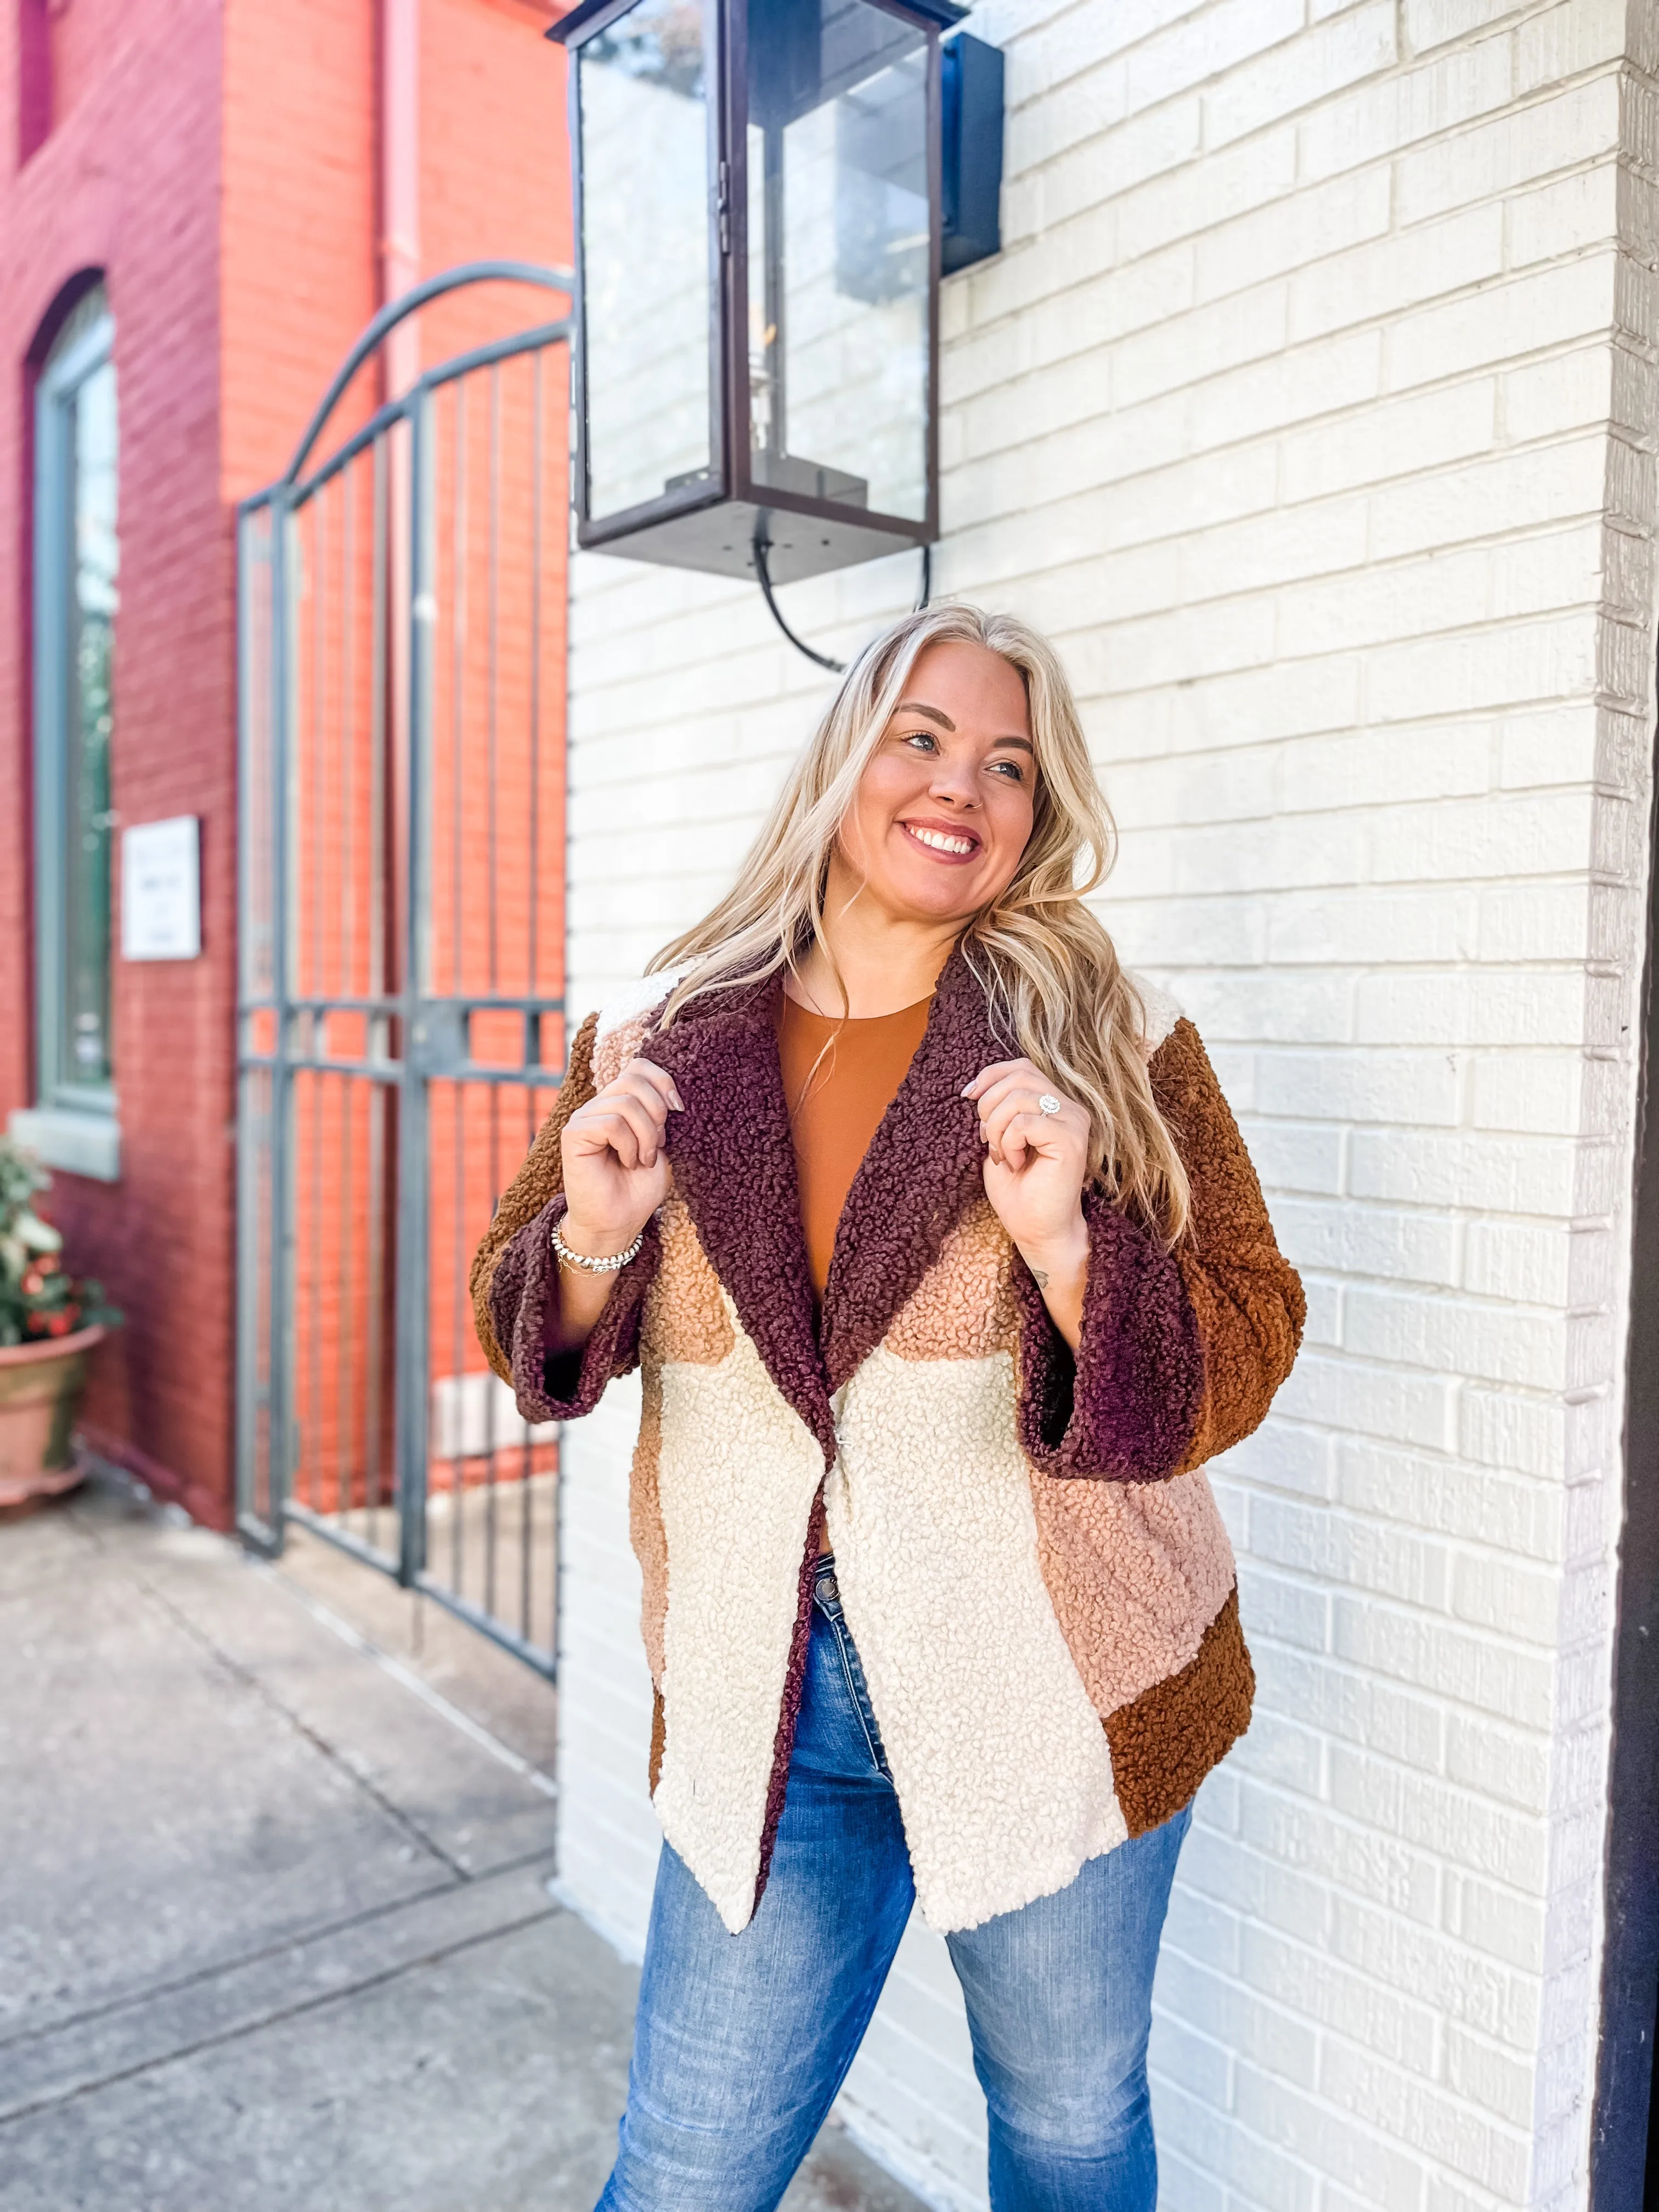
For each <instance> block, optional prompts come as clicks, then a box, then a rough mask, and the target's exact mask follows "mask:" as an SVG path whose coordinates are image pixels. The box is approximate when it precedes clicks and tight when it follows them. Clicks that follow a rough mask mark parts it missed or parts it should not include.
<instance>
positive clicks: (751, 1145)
mask: <svg viewBox="0 0 1659 2212" xmlns="http://www.w3.org/2000/svg"><path fill="white" fill-rule="evenodd" d="M781 988H782V984H781V980H780V979H778V978H776V977H773V978H769V980H768V981H765V982H763V983H757V984H753V985H750V986H749V987H746V988H745V989H744V990H741V991H734V992H730V993H723V994H720V995H719V996H717V997H714V998H710V999H697V1000H693V1001H692V1003H691V1005H690V1006H689V1007H688V1008H687V1009H686V1011H685V1012H684V1014H682V1015H680V1016H679V1018H678V1019H677V1020H676V1022H675V1024H674V1025H673V1027H672V1028H671V1030H667V1031H665V1033H663V1034H661V1035H659V1036H649V1035H647V1037H646V1038H645V1041H644V1042H643V1044H642V1045H641V1052H642V1053H643V1054H644V1055H645V1057H646V1058H647V1060H654V1061H655V1062H656V1063H657V1065H658V1066H659V1067H664V1068H666V1069H667V1071H668V1073H669V1074H671V1076H672V1077H673V1079H674V1081H675V1084H676V1085H677V1086H678V1091H679V1094H680V1097H681V1100H682V1102H683V1105H684V1110H683V1111H682V1112H680V1113H678V1114H671V1115H669V1117H668V1157H669V1159H670V1160H671V1163H672V1164H673V1169H674V1188H675V1189H676V1191H677V1192H678V1194H679V1196H680V1197H681V1198H683V1199H684V1200H685V1203H686V1206H687V1208H688V1210H689V1211H690V1215H691V1218H692V1220H693V1221H694V1222H695V1223H696V1230H697V1234H698V1236H699V1237H701V1239H702V1248H703V1250H704V1251H705V1252H706V1253H707V1254H708V1260H709V1264H710V1266H711V1267H713V1268H714V1273H716V1274H717V1275H718V1276H719V1277H720V1281H721V1283H722V1284H723V1285H724V1286H725V1288H726V1291H727V1292H728V1293H729V1294H730V1296H731V1299H732V1304H733V1305H734V1306H735V1307H736V1308H737V1310H738V1320H739V1321H740V1322H742V1323H743V1326H744V1330H745V1331H746V1332H747V1334H748V1335H749V1337H750V1340H751V1341H752V1342H753V1344H754V1346H755V1349H756V1350H757V1352H759V1354H760V1356H761V1358H762V1360H763V1363H764V1364H765V1367H766V1370H767V1372H768V1373H769V1375H770V1376H771V1377H772V1380H773V1381H774V1382H775V1383H776V1384H777V1386H778V1389H780V1390H781V1392H782V1394H783V1396H784V1398H785V1399H786V1401H787V1402H788V1403H789V1404H790V1405H791V1406H793V1407H794V1409H795V1411H796V1412H797V1413H799V1415H800V1417H801V1419H802V1420H803V1421H805V1424H806V1425H807V1427H808V1428H809V1429H811V1431H812V1433H813V1435H814V1436H815V1437H817V1440H818V1442H819V1443H820V1444H821V1445H822V1446H823V1458H824V1465H825V1466H826V1467H828V1466H830V1465H831V1464H833V1462H834V1460H835V1456H836V1423H835V1416H834V1414H833V1413H831V1411H830V1408H829V1387H828V1385H827V1384H826V1383H825V1381H824V1374H823V1360H822V1359H821V1358H819V1356H818V1346H817V1333H816V1330H815V1328H814V1323H813V1314H812V1279H811V1274H810V1273H809V1272H808V1269H807V1265H806V1239H805V1234H804V1232H803V1231H802V1228H801V1219H800V1185H799V1181H798V1179H797V1177H796V1174H795V1148H794V1146H793V1142H792V1141H791V1139H790V1135H789V1109H788V1105H787V1101H786V1099H785V1097H784V1092H783V1071H782V1069H781V1066H780V1065H779V1061H778V1040H777V1030H776V1023H775V1011H774V1010H775V1004H776V1000H777V994H778V993H779V991H780V990H781Z"/></svg>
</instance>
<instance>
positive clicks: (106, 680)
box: [27, 284, 119, 1179]
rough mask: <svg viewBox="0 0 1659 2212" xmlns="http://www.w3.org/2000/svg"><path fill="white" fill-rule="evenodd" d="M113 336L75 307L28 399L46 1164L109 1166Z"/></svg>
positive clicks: (95, 298) (100, 314) (104, 318)
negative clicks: (31, 404) (31, 416)
mask: <svg viewBox="0 0 1659 2212" xmlns="http://www.w3.org/2000/svg"><path fill="white" fill-rule="evenodd" d="M114 339H115V325H114V322H113V320H112V318H111V315H110V312H109V303H108V301H107V299H106V295H105V292H104V288H103V286H102V285H101V284H98V285H95V286H94V288H93V289H91V290H90V291H88V292H87V293H86V294H84V295H83V296H82V298H81V300H80V301H78V302H77V303H76V307H75V308H74V311H73V312H72V313H71V314H70V317H69V319H68V320H67V322H66V323H65V324H64V327H63V329H62V330H61V331H59V332H58V337H57V338H56V339H55V341H54V342H53V344H52V350H51V352H50V353H49V354H48V355H47V356H46V361H45V363H44V364H43V366H42V368H41V370H40V380H39V382H38V384H37V386H36V395H35V447H34V451H35V484H34V491H35V500H34V574H33V586H34V592H33V596H34V771H35V901H36V944H37V949H38V974H37V1000H36V1023H37V1030H36V1043H37V1067H38V1091H39V1105H38V1107H37V1109H36V1111H35V1112H34V1113H33V1115H28V1116H27V1121H28V1122H29V1124H30V1125H31V1126H30V1127H29V1128H28V1130H27V1137H28V1139H29V1141H31V1142H33V1144H34V1145H35V1146H36V1147H37V1148H38V1149H39V1150H40V1152H41V1153H42V1154H43V1155H44V1156H45V1158H46V1159H47V1161H48V1162H49V1163H50V1164H52V1165H54V1166H58V1167H64V1168H69V1169H72V1170H76V1172H78V1173H80V1174H82V1175H94V1176H104V1177H106V1178H110V1179H112V1178H113V1176H115V1175H116V1173H117V1172H118V1165H119V1136H118V1128H117V1125H116V1121H115V1063H114V1054H113V1051H112V1042H111V1036H110V846H111V830H112V825H113V822H114V817H113V814H112V811H111V808H110V744H111V738H112V732H113V728H114V714H115V710H114V701H113V697H112V688H111V665H112V647H113V642H114V629H115V610H116V603H117V576H118V567H119V553H118V538H117V534H116V488H117V482H118V445H117V424H116V405H115V365H114V362H113V361H112V358H111V356H112V349H113V345H114Z"/></svg>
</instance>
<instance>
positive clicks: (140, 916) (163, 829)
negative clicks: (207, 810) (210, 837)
mask: <svg viewBox="0 0 1659 2212" xmlns="http://www.w3.org/2000/svg"><path fill="white" fill-rule="evenodd" d="M199 830H200V824H199V823H198V821H197V817H196V816H195V815H193V814H175V815H174V816H173V817H172V818H171V820H169V821H167V822H140V823H135V824H134V825H133V827H132V828H131V829H124V830H123V831H122V832H121V957H122V958H123V959H124V960H194V959H195V958H196V957H197V954H198V953H199V952H200V951H201V949H202V884H201V842H200V836H199Z"/></svg>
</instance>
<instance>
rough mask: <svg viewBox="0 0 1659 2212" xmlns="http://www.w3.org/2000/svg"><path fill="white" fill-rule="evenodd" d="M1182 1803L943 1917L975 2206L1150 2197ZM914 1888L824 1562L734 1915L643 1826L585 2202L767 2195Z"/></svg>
mask: <svg viewBox="0 0 1659 2212" xmlns="http://www.w3.org/2000/svg"><path fill="white" fill-rule="evenodd" d="M1188 1818H1189V1814H1188V1813H1187V1812H1184V1811H1183V1812H1181V1813H1178V1814H1176V1816H1175V1817H1174V1819H1172V1820H1167V1821H1165V1822H1164V1826H1162V1827H1159V1828H1154V1829H1153V1830H1152V1831H1151V1832H1150V1833H1149V1834H1146V1835H1144V1836H1139V1837H1137V1838H1135V1839H1134V1840H1133V1842H1131V1843H1127V1844H1121V1845H1120V1846H1119V1848H1118V1849H1117V1850H1115V1851H1110V1852H1108V1853H1107V1854H1106V1855H1105V1856H1104V1857H1101V1858H1097V1859H1091V1861H1090V1862H1089V1863H1088V1864H1087V1865H1086V1866H1085V1868H1084V1869H1083V1870H1082V1872H1081V1873H1080V1874H1079V1875H1078V1876H1077V1879H1076V1880H1075V1881H1073V1882H1072V1883H1071V1884H1070V1885H1069V1886H1068V1887H1066V1888H1065V1889H1063V1890H1061V1891H1060V1892H1059V1893H1058V1894H1056V1895H1054V1896H1053V1897H1042V1898H1038V1899H1036V1900H1035V1901H1034V1902H1033V1903H1031V1904H1030V1905H1023V1906H1021V1908H1020V1909H1019V1911H1017V1912H1005V1913H1002V1914H1000V1916H999V1917H997V1918H995V1919H994V1920H988V1921H987V1922H985V1923H983V1924H982V1925H981V1926H980V1927H978V1928H971V1929H964V1930H963V1931H961V1932H959V1933H957V1934H956V1935H953V1936H950V1937H949V1938H948V1939H947V1940H948V1942H949V1944H950V1948H951V1963H952V1965H953V1966H955V1968H956V1970H957V1979H958V1980H959V1981H960V1982H961V1984H962V1990H963V1996H964V1997H965V1998H966V1999H967V2005H968V2024H969V2029H970V2031H971V2033H972V2036H973V2044H974V2070H975V2073H976V2074H977V2075H978V2076H979V2080H980V2086H981V2088H982V2089H983V2090H984V2092H985V2100H986V2105H987V2110H988V2114H989V2120H990V2150H991V2154H990V2185H991V2203H992V2205H993V2207H994V2212H1152V2208H1153V2207H1154V2206H1155V2204H1156V2203H1157V2201H1158V2160H1157V2154H1156V2153H1155V2151H1154V2149H1153V2146H1152V2113H1151V2110H1150V2107H1149V2106H1148V2102H1147V2095H1146V2036H1147V2031H1148V2029H1149V2027H1150V2026H1151V2023H1152V1970H1153V1968H1154V1966H1156V1965H1157V1963H1158V1939H1159V1937H1160V1936H1161V1935H1162V1933H1163V1929H1164V1910H1165V1907H1166V1906H1167V1905H1168V1903H1169V1896H1170V1881H1171V1880H1172V1878H1173V1876H1174V1874H1175V1863H1176V1854H1177V1853H1178V1851H1179V1850H1180V1849H1181V1843H1182V1837H1183V1836H1184V1835H1185V1834H1186V1832H1187V1824H1188ZM913 1894H914V1892H913V1889H912V1885H911V1879H910V1865H909V1861H908V1857H907V1856H906V1853H905V1848H904V1833H903V1829H902V1826H901V1823H900V1820H899V1808H898V1800H897V1798H896V1796H895V1795H894V1791H893V1784H892V1778H891V1776H890V1774H889V1772H888V1769H887V1761H886V1758H885V1756H884V1753H883V1750H882V1743H881V1736H880V1733H879V1731H878V1729H877V1726H876V1717H875V1714H874V1712H873V1711H872V1709H871V1705H870V1697H869V1692H868V1690H867V1689H866V1685H865V1680H864V1670H863V1668H862V1667H861V1666H860V1663H859V1656H858V1653H857V1650H855V1649H854V1644H853V1639H852V1638H851V1636H850V1635H849V1634H848V1630H847V1625H846V1622H845V1620H843V1619H842V1610H841V1600H840V1597H839V1595H838V1594H837V1592H836V1584H835V1577H834V1574H833V1572H832V1571H829V1569H828V1568H827V1567H821V1568H820V1571H819V1574H818V1579H817V1591H816V1601H815V1605H814V1610H813V1617H812V1636H811V1648H810V1650H809V1653H808V1657H807V1664H806V1681H805V1693H804V1695H803V1698H802V1701H801V1710H800V1722H799V1729H798V1731H797V1734H796V1737H795V1748H794V1756H793V1759H792V1761H791V1763H790V1768H789V1790H788V1796H787V1800H786V1802H785V1806H784V1814H783V1820H782V1823H781V1826H780V1828H779V1831H778V1839H777V1848H776V1850H775V1854H774V1857H773V1860H772V1872H771V1878H770V1880H769V1882H768V1883H767V1887H766V1893H765V1895H764V1896H763V1898H762V1899H761V1905H760V1910H759V1911H757V1913H756V1915H755V1917H754V1918H753V1919H752V1920H751V1921H750V1923H749V1925H748V1927H747V1928H745V1929H744V1931H743V1933H742V1934H741V1935H740V1936H731V1935H728V1934H727V1932H726V1929H725V1928H724V1927H723V1926H722V1925H721V1923H720V1917H719V1916H718V1915H717V1914H716V1912H715V1911H714V1906H713V1905H711V1904H710V1903H709V1901H708V1899H707V1897H705V1896H704V1894H703V1893H702V1890H701V1889H700V1888H699V1887H698V1886H697V1884H696V1881H694V1880H693V1879H692V1877H691V1875H690V1874H689V1873H688V1872H687V1870H686V1868H685V1864H684V1861H683V1860H682V1859H681V1858H680V1857H678V1853H676V1852H675V1851H674V1850H672V1849H671V1848H670V1847H669V1846H668V1845H666V1844H665V1845H664V1847H663V1852H662V1857H661V1860H660V1862H659V1865H658V1869H657V1888H656V1895H655V1898H654V1899H653V1904H652V1908H651V1929H650V1934H649V1936H648V1937H647V1942H646V1953H645V1972H644V1977H643V1979H642V1981H641V1986H640V2004H639V2015H638V2018H637V2020H636V2021H635V2029H634V2061H633V2064H632V2066H631V2068H630V2069H629V2078H628V2109H627V2110H626V2112H624V2113H623V2119H622V2125H621V2128H620V2130H618V2136H619V2148H618V2155H617V2163H616V2166H615V2168H614V2169H613V2171H612V2172H611V2179H610V2180H609V2181H608V2182H607V2183H606V2185H605V2194H604V2195H603V2196H602V2197H600V2199H599V2212H771V2208H772V2207H773V2206H775V2204H776V2203H777V2202H778V2200H779V2198H780V2197H781V2196H782V2194H783V2192H784V2191H785V2189H786V2188H787V2186H788V2184H789V2180H790V2177H791V2176H792V2175H793V2172H794V2171H795V2169H796V2167H797V2166H799V2164H800V2162H801V2160H802V2159H803V2158H805V2155H806V2153H807V2151H808V2150H809V2149H810V2148H811V2144H812V2140H813V2137H814V2136H816V2135H817V2131H818V2130H819V2128H820V2127H821V2126H822V2124H823V2120H824V2117H825V2115H826V2114H827V2113H828V2112H829V2106H830V2105H831V2103H832V2102H833V2101H834V2099H835V2096H836V2091H837V2090H838V2089H839V2088H840V2087H841V2084H842V2078H843V2076H844V2075H846V2072H847V2069H848V2067H849V2066H850V2065H851V2064H852V2063H853V2057H854V2053H855V2052H856V2051H857V2050H858V2047H859V2044H860V2041H861V2039H862V2038H863V2035H864V2031H865V2029H866V2027H867V2026H868V2025H869V2021H870V2015H871V2014H872V2012H873V2011H874V2010H875V2008H876V2000H877V1998H878V1996H880V1995H881V1989H882V1984H883V1983H884V1981H885V1980H886V1978H887V1970H888V1968H889V1967H890V1966H891V1964H892V1962H893V1954H894V1953H895V1951H896V1950H897V1948H898V1943H899V1938H900V1936H902V1934H903V1933H904V1923H905V1922H906V1921H907V1920H908V1918H909V1917H910V1905H911V1901H912V1898H913Z"/></svg>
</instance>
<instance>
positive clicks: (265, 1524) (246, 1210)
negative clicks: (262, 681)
mask: <svg viewBox="0 0 1659 2212" xmlns="http://www.w3.org/2000/svg"><path fill="white" fill-rule="evenodd" d="M255 527H256V520H255V514H254V513H253V511H252V510H249V511H245V512H244V513H240V514H239V515H238V517H237V521H236V536H237V556H238V557H237V563H236V663H237V668H236V674H237V714H236V811H237V836H238V838H239V840H240V849H241V854H242V865H241V866H240V869H239V871H238V881H237V921H238V928H239V935H240V945H239V947H238V953H237V958H238V963H239V965H240V967H241V968H242V969H243V971H244V973H245V974H246V972H247V970H248V969H249V968H250V967H251V966H252V961H253V957H254V954H253V950H252V948H253V946H254V944H255V942H256V933H255V917H254V895H255V894H254V879H253V867H252V854H253V851H254V822H255V818H256V816H255V808H256V800H257V793H258V788H259V781H260V780H259V779H258V776H257V775H256V769H255V763H254V757H253V756H254V733H253V714H254V708H253V700H254V681H253V657H254V655H253V635H252V633H253V622H254V599H253V579H254V570H255V556H254V553H253V551H252V543H253V535H254V530H255ZM264 570H265V573H266V574H267V576H269V574H270V548H269V547H268V549H267V555H266V559H265V562H264ZM261 672H263V671H261ZM261 696H263V697H264V699H265V702H266V703H267V704H268V703H269V695H268V694H262V695H261ZM265 799H266V803H267V804H268V803H269V792H268V791H267V792H266V793H265ZM252 1096H253V1085H252V1080H251V1079H250V1073H249V1071H248V1069H247V1067H246V1063H245V1062H243V1061H241V1060H240V1059H239V1065H238V1069H237V1077H236V1115H237V1130H238V1136H239V1139H240V1141H239V1143H238V1146H237V1155H236V1523H237V1527H238V1528H239V1529H240V1532H241V1534H242V1535H243V1536H244V1537H245V1538H246V1540H247V1541H249V1542H250V1543H252V1544H254V1545H256V1546H258V1548H259V1549H260V1550H261V1551H269V1550H270V1549H271V1548H272V1547H273V1538H274V1533H275V1532H274V1530H273V1528H272V1526H271V1523H270V1520H269V1518H268V1517H267V1516H264V1515H262V1514H261V1513H260V1512H259V1510H258V1455H259V1422H260V1416H261V1413H264V1416H265V1418H266V1419H267V1422H268V1421H269V1417H270V1395H269V1390H268V1389H267V1390H265V1391H264V1392H262V1391H261V1390H260V1388H259V1340H258V1325H259V1311H260V1307H259V1295H258V1278H259V1273H260V1268H259V1196H260V1180H261V1176H262V1174H264V1173H267V1172H268V1171H269V1163H270V1157H271V1153H272V1151H273V1148H274V1143H275V1137H276V1130H275V1127H274V1126H273V1124H272V1121H271V1118H270V1098H269V1097H268V1096H267V1097H266V1098H265V1100H264V1109H265V1110H264V1115H263V1117H262V1121H263V1127H254V1126H253V1120H254V1117H253V1110H252ZM267 1379H268V1378H267ZM269 1503H270V1500H269V1498H267V1499H266V1504H267V1505H269Z"/></svg>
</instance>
